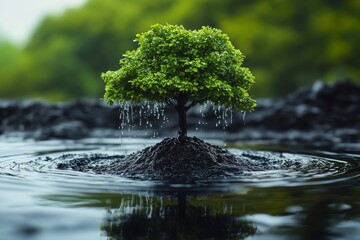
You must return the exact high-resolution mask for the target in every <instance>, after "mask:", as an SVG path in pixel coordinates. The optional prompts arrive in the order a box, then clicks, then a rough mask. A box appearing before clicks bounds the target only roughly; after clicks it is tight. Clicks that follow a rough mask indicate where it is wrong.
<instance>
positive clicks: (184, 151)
mask: <svg viewBox="0 0 360 240" xmlns="http://www.w3.org/2000/svg"><path fill="white" fill-rule="evenodd" d="M45 161H46V162H47V164H46V165H49V164H50V166H53V167H55V168H56V169H60V170H74V171H80V172H90V173H96V174H108V175H119V176H124V177H130V178H137V179H147V180H149V179H156V180H170V181H174V182H181V183H184V182H191V181H194V180H197V179H209V178H214V179H215V178H226V177H234V176H236V177H239V176H246V175H248V174H251V173H252V172H258V171H269V170H285V171H287V170H290V171H298V172H301V171H303V172H309V171H313V172H316V171H319V172H320V173H321V171H324V169H336V166H335V165H334V163H332V162H330V161H320V160H319V159H315V160H311V159H308V158H305V159H304V158H302V157H300V156H298V155H297V156H296V157H294V156H292V155H289V154H288V155H286V154H282V153H270V152H248V151H245V152H242V153H241V154H238V155H234V154H232V153H230V152H228V151H227V150H225V149H222V148H220V147H218V146H214V145H211V144H209V143H206V142H204V141H203V140H201V139H198V138H196V137H185V138H183V139H179V138H166V139H164V140H163V141H161V142H159V143H157V144H155V145H154V146H150V147H147V148H145V149H143V150H140V151H138V152H135V153H132V154H130V155H106V154H92V155H88V154H80V155H79V154H66V155H62V156H60V157H58V158H54V159H52V158H46V160H45ZM40 165H41V164H40ZM42 167H43V166H42ZM42 169H43V168H42Z"/></svg>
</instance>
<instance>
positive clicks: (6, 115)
mask: <svg viewBox="0 0 360 240" xmlns="http://www.w3.org/2000/svg"><path fill="white" fill-rule="evenodd" d="M257 104H258V106H257V107H256V109H255V111H254V112H252V113H247V114H246V118H245V120H244V119H243V114H242V113H240V112H235V113H234V114H233V118H232V123H229V124H228V126H227V127H226V129H225V131H226V132H227V139H228V140H229V141H232V140H259V139H266V140H269V139H272V140H279V141H284V142H287V141H303V142H305V141H332V140H333V141H338V140H342V141H357V140H359V139H360V133H359V130H358V129H360V87H359V86H358V85H355V84H354V83H352V82H351V81H341V82H338V83H336V84H333V85H326V84H324V83H323V82H316V83H315V84H314V85H313V86H312V87H310V88H303V89H299V90H298V91H296V92H294V93H291V94H289V95H288V96H286V97H284V98H281V99H259V100H257ZM138 110H139V109H138V108H134V111H138ZM120 111H121V110H120V109H119V107H116V106H115V107H109V106H107V105H106V104H104V103H103V102H101V101H100V100H75V101H71V102H65V103H56V104H50V103H45V102H40V101H34V100H19V101H8V100H2V101H0V135H1V134H2V135H4V136H9V135H14V134H15V135H16V134H20V135H22V136H24V137H26V138H34V139H37V140H47V139H80V138H85V137H94V136H95V137H119V136H120V130H119V126H120V121H121V119H119V116H120ZM165 115H166V116H167V117H168V118H169V120H170V122H169V123H168V124H165V125H164V126H162V127H161V128H160V126H159V124H158V122H159V120H157V119H156V117H154V116H149V117H148V119H146V120H147V121H149V122H151V123H152V125H153V126H152V128H146V129H145V126H144V125H143V126H139V125H136V124H135V128H134V129H135V130H138V131H139V132H141V131H147V132H150V133H149V135H150V136H152V135H153V134H152V132H157V134H158V135H159V136H160V137H166V136H174V135H176V132H177V116H176V112H175V111H172V110H171V109H167V108H166V109H165ZM204 115H205V118H202V116H201V114H200V113H199V109H198V108H197V107H194V108H193V109H191V110H190V111H189V113H188V130H189V131H190V133H191V131H194V130H195V129H196V128H199V129H201V130H202V132H203V133H202V132H201V131H199V132H194V134H193V135H197V136H200V137H201V136H203V135H205V136H206V137H214V138H216V136H219V134H218V132H219V131H221V132H224V130H223V128H222V127H219V128H216V127H215V125H216V122H217V121H218V120H217V118H216V115H215V114H214V112H213V110H212V109H211V108H208V109H205V110H204ZM199 120H201V121H203V122H206V123H207V124H206V125H205V124H202V125H199V124H198V122H199ZM134 122H139V120H138V119H135V120H134ZM204 133H206V134H204ZM128 134H130V135H131V134H132V133H131V132H130V133H128ZM190 135H191V134H190Z"/></svg>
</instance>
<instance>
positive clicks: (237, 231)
mask: <svg viewBox="0 0 360 240" xmlns="http://www.w3.org/2000/svg"><path fill="white" fill-rule="evenodd" d="M176 200H177V201H175V199H174V198H170V197H145V196H139V195H128V197H126V198H124V199H122V201H121V204H120V207H119V209H116V210H109V211H108V213H107V215H106V218H105V221H104V222H103V224H102V226H101V229H102V231H103V232H104V233H105V234H106V235H107V236H108V239H244V238H246V237H248V236H250V235H253V234H254V233H255V232H256V228H255V227H254V226H253V225H252V224H251V223H249V222H245V221H243V220H240V219H239V218H237V217H236V216H234V215H232V214H231V211H230V210H229V209H230V208H229V207H228V206H216V207H215V206H214V207H213V206H209V205H200V206H194V205H191V204H189V203H188V202H187V200H186V195H185V194H179V195H178V196H177V198H176Z"/></svg>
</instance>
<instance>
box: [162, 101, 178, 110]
mask: <svg viewBox="0 0 360 240" xmlns="http://www.w3.org/2000/svg"><path fill="white" fill-rule="evenodd" d="M165 102H166V104H167V105H168V106H169V107H171V108H173V109H176V108H177V106H176V104H175V103H174V102H172V101H171V100H170V99H169V100H167V101H165Z"/></svg>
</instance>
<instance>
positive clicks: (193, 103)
mask: <svg viewBox="0 0 360 240" xmlns="http://www.w3.org/2000/svg"><path fill="white" fill-rule="evenodd" d="M196 104H197V102H192V103H190V104H189V105H187V106H185V111H189V109H190V108H192V107H193V106H195V105H196Z"/></svg>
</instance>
